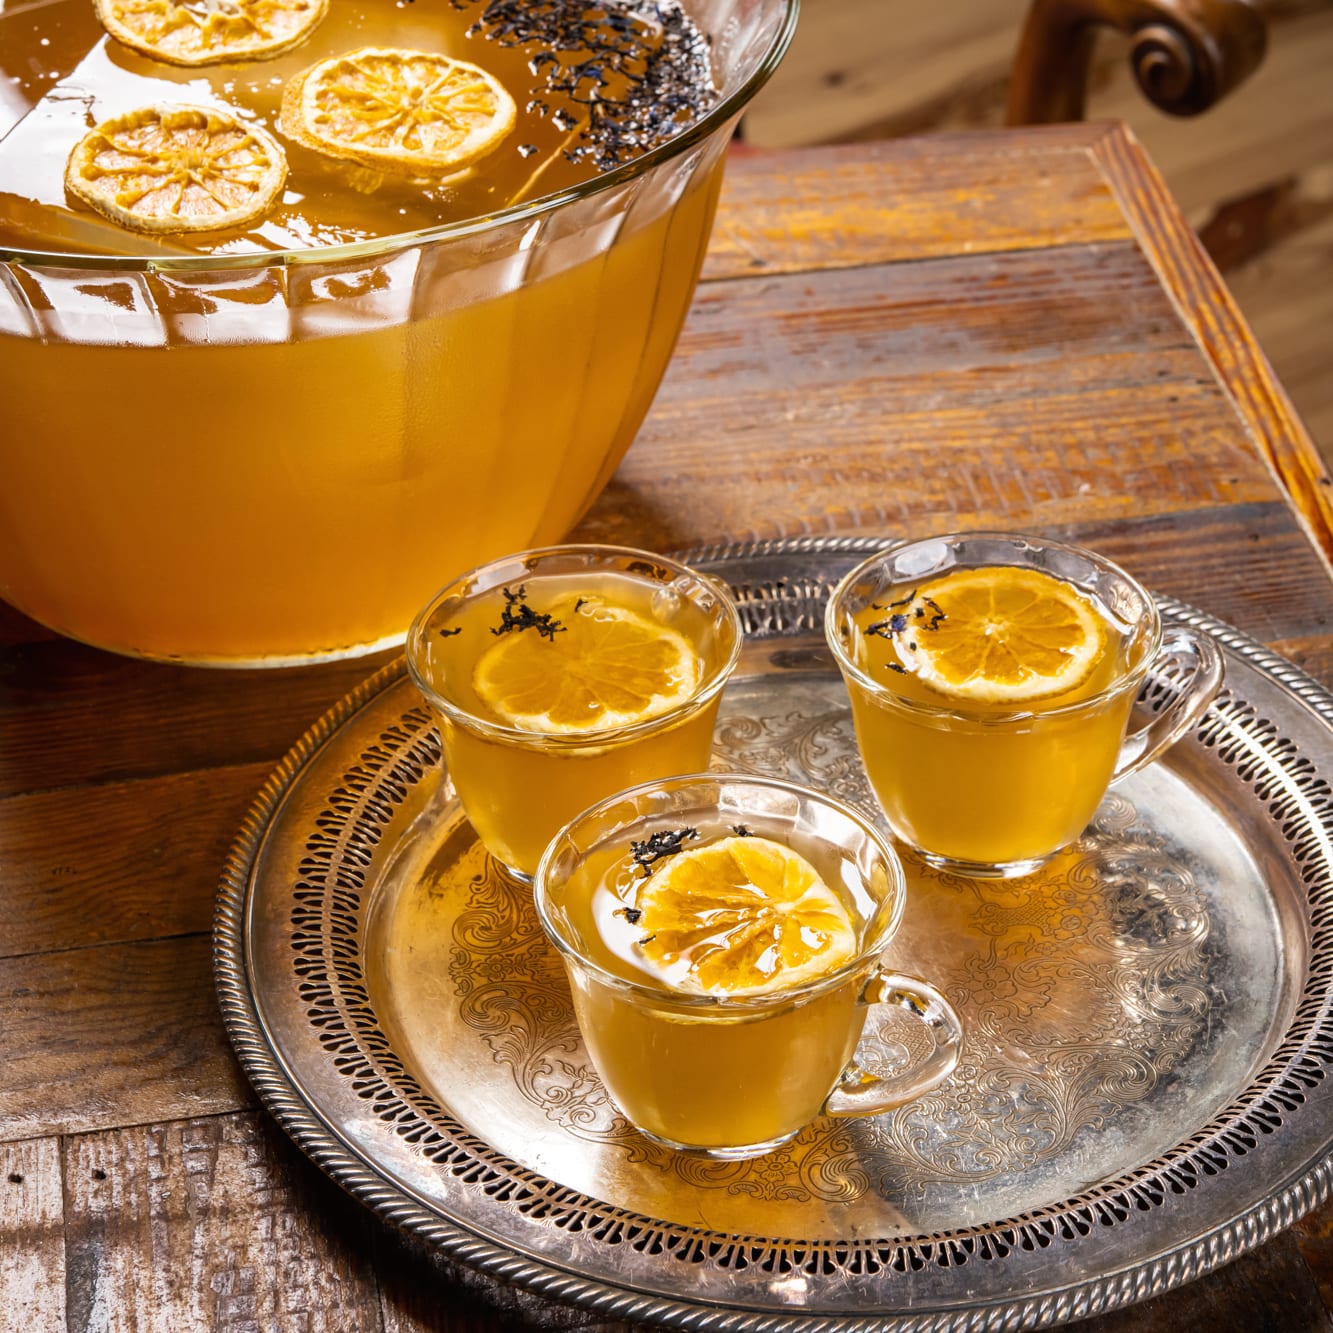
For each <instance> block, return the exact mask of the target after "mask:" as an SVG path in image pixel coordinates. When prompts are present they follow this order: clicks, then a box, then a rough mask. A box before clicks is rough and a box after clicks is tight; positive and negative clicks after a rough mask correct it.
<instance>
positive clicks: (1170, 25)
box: [1006, 0, 1268, 125]
mask: <svg viewBox="0 0 1333 1333" xmlns="http://www.w3.org/2000/svg"><path fill="white" fill-rule="evenodd" d="M1101 27H1112V28H1117V29H1119V30H1120V31H1121V32H1123V33H1125V34H1126V35H1127V36H1129V38H1130V39H1131V42H1132V47H1131V51H1130V63H1131V65H1132V66H1133V69H1134V76H1135V78H1136V79H1137V80H1138V84H1139V87H1140V88H1141V89H1142V90H1143V93H1144V95H1145V96H1146V97H1147V98H1148V100H1149V101H1150V102H1152V103H1153V105H1154V106H1156V107H1159V108H1160V109H1161V110H1163V111H1169V112H1171V113H1172V114H1174V115H1180V116H1191V115H1197V114H1198V113H1199V112H1201V111H1207V110H1208V108H1209V107H1211V106H1213V105H1214V104H1215V103H1216V102H1217V101H1218V100H1219V99H1220V98H1222V97H1224V96H1225V95H1226V94H1227V93H1229V92H1230V91H1231V90H1232V89H1233V88H1235V87H1237V86H1238V85H1239V84H1241V83H1243V82H1244V81H1245V79H1247V78H1248V77H1249V76H1250V75H1251V74H1253V73H1254V71H1255V70H1256V69H1257V68H1258V67H1259V64H1260V62H1261V61H1262V60H1263V57H1264V51H1265V49H1266V47H1267V35H1268V29H1267V25H1266V23H1265V22H1264V18H1263V16H1262V14H1260V13H1259V11H1258V9H1257V8H1256V7H1255V5H1254V4H1252V3H1248V0H1032V4H1031V5H1030V7H1029V9H1028V13H1027V19H1026V21H1025V22H1024V25H1023V32H1022V35H1021V37H1020V39H1019V44H1018V51H1017V54H1016V55H1015V57H1014V64H1013V70H1012V72H1011V74H1010V81H1009V102H1008V107H1007V110H1006V119H1007V120H1008V123H1009V124H1011V125H1040V124H1047V123H1050V122H1053V121H1062V120H1081V119H1082V118H1083V111H1084V103H1085V98H1086V93H1087V84H1088V71H1089V68H1090V66H1091V62H1092V48H1093V42H1094V40H1095V39H1096V35H1097V30H1098V29H1099V28H1101Z"/></svg>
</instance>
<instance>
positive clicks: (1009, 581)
mask: <svg viewBox="0 0 1333 1333" xmlns="http://www.w3.org/2000/svg"><path fill="white" fill-rule="evenodd" d="M901 614H902V618H903V619H904V620H905V625H904V627H903V628H902V629H901V630H899V631H897V632H893V642H894V645H895V647H896V649H897V654H898V661H899V663H900V664H901V665H902V666H904V667H905V668H906V669H907V670H908V671H909V672H912V673H913V674H915V675H916V676H917V678H918V679H920V680H921V681H923V682H924V683H925V684H927V685H930V686H931V687H932V688H934V689H936V690H938V691H939V692H940V693H941V694H944V695H948V696H950V697H952V698H958V699H969V700H977V701H979V702H985V703H1001V702H1003V703H1024V702H1028V701H1032V700H1038V699H1043V698H1050V697H1051V696H1053V695H1057V694H1063V693H1065V692H1067V691H1069V690H1072V689H1075V688H1076V687H1077V686H1078V685H1080V684H1081V683H1082V682H1083V681H1084V680H1086V679H1087V677H1088V676H1089V675H1090V673H1091V672H1092V670H1093V668H1094V666H1096V664H1097V663H1098V661H1099V660H1100V659H1101V657H1102V655H1103V653H1104V652H1105V651H1106V647H1107V641H1108V637H1109V636H1108V632H1107V625H1106V622H1105V620H1104V618H1103V616H1102V614H1101V613H1100V612H1099V611H1098V609H1097V607H1096V606H1095V605H1094V604H1093V602H1092V601H1091V599H1090V598H1089V597H1088V596H1087V595H1086V594H1084V593H1083V592H1081V591H1080V590H1079V589H1077V588H1075V587H1073V585H1071V584H1069V583H1066V582H1064V581H1063V580H1062V579H1058V578H1055V577H1054V576H1053V575H1050V574H1046V573H1044V572H1042V571H1041V570H1036V569H1024V568H1018V567H1014V566H1007V565H995V566H986V567H982V568H977V569H955V570H953V571H951V572H950V573H948V574H946V575H945V576H944V577H943V578H940V579H936V580H934V581H932V582H930V583H928V584H924V585H922V586H920V587H919V588H917V589H916V590H915V593H914V595H913V597H912V599H911V601H910V603H909V604H907V605H906V607H905V609H904V610H903V611H902V613H901ZM880 623H881V624H884V623H885V622H880ZM892 628H893V627H892V625H890V626H889V630H890V631H892ZM881 632H882V631H881Z"/></svg>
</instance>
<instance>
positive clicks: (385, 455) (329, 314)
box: [0, 0, 721, 664]
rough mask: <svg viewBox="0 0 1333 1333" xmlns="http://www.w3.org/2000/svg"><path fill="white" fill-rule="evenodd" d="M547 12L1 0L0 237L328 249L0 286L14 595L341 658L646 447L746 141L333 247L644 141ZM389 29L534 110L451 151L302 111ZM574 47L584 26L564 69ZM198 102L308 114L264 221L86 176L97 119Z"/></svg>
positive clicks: (111, 617)
mask: <svg viewBox="0 0 1333 1333" xmlns="http://www.w3.org/2000/svg"><path fill="white" fill-rule="evenodd" d="M578 9H579V12H580V13H582V12H583V7H582V6H579V7H578ZM524 12H525V11H524V7H523V6H520V5H517V4H505V5H500V6H498V7H497V6H496V5H494V4H482V3H468V2H467V0H464V2H463V3H461V4H457V5H456V4H454V3H451V2H450V0H440V2H439V3H430V4H427V3H422V0H416V2H415V3H408V2H407V0H401V2H400V3H395V2H394V0H347V2H346V3H335V4H333V5H332V6H331V7H330V10H329V12H328V14H327V16H326V17H325V18H324V19H323V20H322V22H320V23H319V24H318V26H317V27H316V28H315V29H314V30H313V32H312V33H311V35H310V37H309V38H308V39H307V40H306V41H305V42H303V43H302V44H301V45H299V46H297V47H296V48H294V49H292V50H290V51H287V52H285V53H283V54H281V55H278V56H276V57H274V58H272V59H264V60H253V61H240V62H231V63H226V64H221V65H213V66H205V67H200V68H185V67H179V66H174V65H171V64H167V63H164V62H162V61H159V60H153V59H150V58H149V57H147V56H145V55H142V54H139V53H137V52H135V51H132V50H130V49H129V48H128V47H126V46H124V45H122V44H121V43H119V42H116V41H114V40H113V39H111V38H109V37H108V36H107V35H106V34H105V33H104V32H103V30H102V29H101V27H100V25H99V24H98V21H97V18H96V16H95V14H94V12H93V9H92V6H91V5H90V4H88V3H86V0H54V2H53V3H49V4H43V5H40V6H34V7H29V8H21V9H19V10H17V11H14V12H11V13H7V14H4V15H0V66H2V68H0V77H2V78H4V79H6V80H7V82H6V85H5V86H6V89H7V101H6V102H5V107H4V109H3V110H0V135H2V136H3V137H0V251H3V249H4V247H6V246H9V247H19V248H23V249H26V250H29V251H45V252H62V251H74V252H79V253H81V254H84V255H88V254H93V255H99V254H100V255H105V256H107V257H109V259H110V260H111V261H112V263H113V264H114V260H115V257H117V256H138V257H139V259H140V260H142V259H143V257H145V256H151V255H161V256H164V257H171V256H180V255H191V254H197V255H199V256H200V258H201V261H207V260H208V259H209V258H210V257H213V256H218V257H223V258H226V257H229V256H243V255H251V254H264V253H272V252H276V251H289V250H290V251H297V252H299V253H300V255H302V256H303V257H304V259H305V261H306V262H294V263H291V264H279V265H276V266H273V267H262V266H260V265H259V264H257V263H256V264H254V265H243V266H241V267H230V268H215V269H211V270H198V269H195V270H191V271H179V270H167V269H153V268H152V267H151V266H148V267H145V266H144V265H143V264H142V263H139V264H137V265H131V266H129V267H127V268H125V269H124V270H123V271H119V270H117V269H116V268H115V267H114V266H112V267H108V268H104V269H100V270H93V271H89V270H88V269H87V268H86V267H68V266H62V265H61V264H60V262H59V261H58V260H54V259H53V260H51V261H50V262H48V263H39V262H35V261H28V262H25V263H24V264H22V265H11V267H10V268H9V269H8V270H7V271H6V272H7V274H8V279H7V281H6V282H5V283H3V284H0V481H2V482H3V484H0V596H3V597H4V598H5V599H6V600H8V601H10V602H11V603H12V604H14V605H15V606H17V607H19V608H20V609H21V610H23V611H25V612H27V613H28V614H29V615H31V616H33V617H35V618H36V619H38V620H40V621H42V622H43V623H45V624H47V625H49V626H51V627H53V628H55V629H57V630H59V631H62V632H64V633H68V634H70V635H72V636H74V637H77V638H81V639H83V640H85V641H87V642H90V643H94V644H97V645H99V646H103V647H107V648H111V649H115V650H118V651H124V652H128V653H134V654H139V655H144V656H150V657H163V658H173V659H183V660H188V661H196V662H216V663H237V664H241V663H274V662H285V661H299V660H303V659H306V658H311V657H328V656H338V655H344V654H348V653H353V652H359V651H365V650H368V649H370V648H373V647H375V646H377V645H382V644H387V643H390V642H394V641H396V640H398V639H400V638H401V637H402V634H403V633H404V631H405V629H406V627H407V625H408V623H409V621H410V619H411V616H412V614H413V612H414V611H415V610H416V608H417V607H419V606H420V605H421V604H422V602H424V601H425V599H426V598H427V597H428V596H429V595H430V593H431V592H432V591H433V590H434V589H435V588H437V587H438V586H439V585H440V583H441V582H442V581H443V580H444V579H445V578H447V577H449V576H450V574H451V573H453V572H455V571H458V570H461V569H463V568H467V567H470V566H472V565H475V564H476V563H478V562H479V561H482V560H485V559H488V558H491V557H493V556H496V555H499V554H501V553H503V552H504V551H506V550H514V549H519V548H521V547H525V546H531V545H533V544H536V543H540V542H544V541H547V540H553V539H556V538H558V537H559V536H560V535H561V534H562V533H563V532H565V531H566V530H567V529H568V528H569V527H570V526H571V525H572V524H573V523H574V522H575V520H576V519H577V518H578V517H579V515H580V514H581V513H582V512H583V510H584V509H585V508H586V507H587V505H588V504H589V503H590V501H591V499H592V498H593V497H594V496H595V495H596V494H597V492H598V491H599V490H600V488H601V486H602V485H604V484H605V482H606V480H607V478H608V477H609V476H610V474H611V472H612V471H613V470H614V468H615V466H616V464H617V462H618V461H619V459H620V457H621V456H622V455H623V453H624V451H625V449H626V448H628V446H629V443H630V441H631V440H632V438H633V436H634V433H635V431H636V430H637V428H638V426H639V424H640V422H641V421H642V419H643V416H644V414H645V413H646V411H647V409H648V406H649V404H650V402H651V399H652V396H653V394H654V392H655V390H656V386H657V383H658V381H659V379H660V376H661V373H662V370H663V368H664V367H665V364H666V362H667V359H668V357H669V355H670V352H671V349H672V347H673V345H674V341H675V338H676V335H677V332H678V331H679V328H680V324H681V322H682V320H683V318H684V315H685V311H686V309H687V306H688V302H689V298H690V293H691V291H692V289H693V284H694V281H695V278H696V276H697V273H698V269H699V265H700V263H701V260H702V255H703V250H704V246H705V243H706V240H707V235H708V229H709V226H710V225H711V219H712V214H713V209H714V205H715V202H716V194H717V188H718V184H719V180H720V172H721V145H720V144H719V145H717V146H715V147H710V148H709V149H708V150H707V151H706V152H705V153H704V160H703V162H702V164H701V169H700V170H699V171H697V172H695V173H693V174H690V173H689V172H688V171H684V170H682V171H679V172H675V174H674V175H673V176H672V181H671V184H670V185H664V186H662V187H661V188H659V187H658V185H657V184H655V183H650V182H649V180H648V179H644V180H641V181H638V182H634V183H631V185H630V186H627V187H625V189H624V191H623V192H622V193H617V194H615V195H614V196H613V197H612V198H610V199H608V200H606V201H605V206H604V207H602V208H601V209H600V210H599V209H597V208H595V207H593V206H591V205H589V207H588V208H586V209H585V210H584V211H583V212H582V213H576V212H573V211H561V212H559V213H555V214H550V215H543V218H542V219H533V218H529V219H526V220H520V221H518V222H515V223H513V224H510V225H509V226H507V227H500V228H498V229H497V228H489V229H479V230H478V231H477V232H476V233H475V234H468V235H466V236H462V237H458V238H454V239H450V240H448V241H446V242H437V243H434V244H431V245H415V244H404V245H399V246H393V247H390V248H387V249H385V250H383V251H382V252H374V253H370V254H367V255H364V256H361V257H356V256H350V257H349V256H347V255H345V254H344V255H341V256H340V257H338V258H337V259H336V260H332V261H330V262H329V263H328V264H323V263H320V262H309V261H311V260H312V259H313V260H317V259H318V254H319V252H321V251H322V250H324V249H327V247H329V246H332V245H341V244H344V243H357V242H362V243H365V244H366V245H367V246H370V247H374V245H375V244H376V243H377V242H378V241H381V240H382V239H383V238H386V237H392V236H394V235H398V234H401V233H404V232H410V231H413V230H416V229H420V228H429V227H434V226H438V225H441V224H448V223H457V222H460V221H463V220H466V219H469V218H486V217H487V216H489V215H490V214H493V213H494V212H496V211H497V210H500V209H503V208H505V207H507V206H509V205H511V204H513V203H515V202H523V201H527V200H531V199H535V198H538V197H540V196H542V195H546V194H549V193H551V192H552V191H555V190H558V189H563V188H565V187H568V186H571V185H574V184H576V183H577V182H578V181H580V180H587V179H589V178H591V177H593V176H595V175H597V174H598V172H600V171H602V170H604V169H605V168H606V167H607V166H610V165H614V163H615V161H616V160H617V159H618V155H622V156H623V154H624V153H625V152H626V151H627V149H626V147H625V142H624V141H625V139H626V138H627V137H633V136H634V129H633V124H632V121H631V122H626V123H618V122H617V121H616V114H617V113H616V112H615V109H614V108H615V106H617V105H619V104H618V103H617V102H616V97H618V96H620V95H621V94H623V93H625V91H626V88H627V87H628V85H627V84H626V83H625V78H624V77H622V76H616V78H619V80H620V82H619V84H618V85H617V84H616V83H615V79H613V80H612V86H610V87H609V88H608V95H609V96H610V102H609V104H608V105H609V106H610V107H611V109H610V110H608V111H607V112H606V115H605V116H604V117H603V119H602V121H600V122H599V124H600V126H601V128H600V129H599V131H598V133H597V134H594V135H593V136H592V138H591V139H589V140H587V141H585V140H584V139H583V138H581V137H580V133H579V131H578V129H577V127H575V128H570V124H571V120H572V119H578V120H579V123H580V124H583V125H585V126H586V125H587V124H588V108H587V106H586V105H577V104H574V103H573V102H571V99H570V98H569V97H567V96H566V95H565V94H563V93H561V92H560V89H559V86H558V85H559V83H560V78H555V79H554V84H555V85H556V86H554V87H552V86H550V85H551V84H552V79H551V78H550V77H547V76H546V75H544V76H542V77H541V78H537V79H536V81H535V82H534V78H535V76H534V75H533V73H532V71H531V69H530V68H529V66H530V63H531V62H532V60H533V59H534V56H535V55H538V54H540V51H541V50H542V49H543V48H542V47H541V42H542V40H543V33H542V32H541V31H537V32H535V33H534V32H530V31H528V29H527V28H524V27H523V26H522V24H521V23H520V22H519V20H520V19H521V18H522V16H523V13H524ZM543 12H544V13H554V14H556V15H557V17H558V15H559V14H560V13H562V12H563V13H565V19H568V17H569V15H568V12H567V7H566V9H565V10H562V9H561V7H560V6H558V5H557V6H552V7H544V9H543ZM590 12H592V11H590ZM605 12H610V11H605ZM617 12H621V11H617ZM624 12H629V11H624ZM496 16H498V17H496ZM639 18H642V16H639ZM682 23H683V20H682ZM556 26H557V27H560V26H561V25H560V24H557V25H556ZM564 26H565V27H567V26H568V24H567V23H565V24H564ZM634 33H635V38H634V40H635V42H637V43H639V44H640V46H642V48H643V50H645V51H647V52H648V55H649V56H651V55H652V52H653V50H654V49H656V48H655V46H654V44H655V43H656V44H657V45H659V46H660V45H661V43H663V42H665V41H666V39H667V37H668V36H670V35H671V33H669V32H666V31H664V30H663V29H662V28H661V27H660V26H658V25H656V24H655V23H654V22H653V21H650V20H643V21H642V22H641V23H640V24H639V26H638V27H636V28H634ZM547 35H549V34H547ZM556 35H557V36H558V35H559V33H557V34H556ZM677 35H679V36H681V41H679V42H676V43H674V44H673V45H672V48H671V49H672V50H673V51H674V50H685V51H687V52H689V53H690V55H689V58H688V60H687V61H686V63H685V65H684V66H683V67H680V68H679V69H678V70H677V72H678V73H681V74H682V78H683V79H684V82H683V83H682V85H681V86H682V87H689V88H692V89H693V90H694V94H695V95H696V96H695V100H694V103H693V105H692V107H687V106H685V105H684V102H688V101H689V100H690V99H689V98H688V97H686V98H684V102H682V103H681V104H680V105H678V107H677V110H678V112H679V113H680V114H679V118H678V119H677V120H675V121H673V122H672V127H674V128H679V126H680V125H681V124H683V123H687V122H688V119H689V115H690V114H697V112H698V111H699V110H701V109H703V108H705V107H706V106H707V105H708V104H709V101H710V99H711V97H712V96H713V89H712V87H711V84H710V83H709V81H708V80H709V76H708V72H707V68H706V64H705V65H701V64H700V63H699V61H698V60H696V59H695V56H696V55H697V53H698V51H699V50H700V49H701V44H700V40H697V39H699V35H698V34H697V32H695V31H694V30H693V29H689V28H688V25H685V26H684V27H681V28H680V31H679V33H678V34H677ZM374 45H379V46H392V47H397V48H424V49H430V50H442V51H446V52H448V53H451V54H456V55H457V56H458V57H459V58H461V59H464V60H467V61H470V62H472V63H474V64H477V65H481V66H483V67H485V68H486V69H487V70H488V71H491V72H493V73H494V74H495V75H496V76H497V77H498V78H499V79H500V80H501V81H502V82H503V83H504V84H505V86H506V87H508V88H509V89H510V91H511V93H512V95H513V100H514V102H515V103H516V104H517V106H518V109H519V112H518V114H519V120H518V123H517V125H516V126H515V128H514V130H513V131H512V133H510V134H509V135H508V136H507V137H506V139H505V140H504V142H503V143H502V144H501V145H500V146H499V147H497V148H496V149H495V150H494V151H493V152H490V153H488V154H487V155H486V156H485V157H484V158H483V159H482V160H481V161H480V162H478V163H477V164H475V166H474V167H473V168H472V169H470V170H469V172H468V173H467V174H466V176H465V177H464V178H463V179H460V180H451V181H447V182H442V181H435V182H431V181H424V182H423V181H415V180H411V179H408V178H406V177H403V176H399V175H395V174H394V173H392V172H377V171H373V170H370V169H368V168H366V167H365V166H363V165H360V164H358V163H355V162H347V161H341V160H339V159H337V158H334V157H330V156H327V155H325V154H323V153H320V152H316V151H313V150H312V149H310V148H308V147H304V146H302V144H300V143H297V142H293V141H291V140H290V139H287V138H285V137H284V136H283V134H282V132H281V126H280V124H279V118H278V110H279V106H280V103H281V99H282V92H283V87H284V85H285V83H286V81H287V80H289V79H290V78H292V77H293V76H294V75H295V74H297V73H299V72H300V71H301V70H303V69H305V68H306V67H307V66H309V65H311V64H312V63H313V62H315V61H317V60H320V59H322V58H324V57H326V56H329V55H332V54H337V53H338V52H341V51H345V50H347V49H349V48H357V47H363V46H374ZM636 49H638V48H636ZM584 58H586V53H585V57H584ZM578 61H579V56H578V53H577V52H570V51H564V52H563V53H562V54H560V55H559V58H558V60H557V62H556V68H557V69H560V70H565V71H568V70H569V69H570V68H571V67H572V66H574V65H577V64H578ZM623 63H624V68H626V69H628V70H630V72H631V73H633V71H634V70H637V69H638V68H640V66H638V65H635V64H634V63H633V62H632V61H628V60H627V61H626V62H623ZM545 68H546V69H547V70H548V73H549V70H550V69H551V68H552V67H551V66H550V65H548V66H546V67H545ZM673 68H676V67H675V66H673ZM562 77H565V76H562ZM565 81H566V82H567V81H568V80H567V77H566V78H565ZM562 99H563V100H562ZM180 101H186V102H189V103H192V104H196V105H202V106H205V107H207V106H223V105H225V106H226V107H228V108H231V109H232V110H233V111H235V112H236V113H237V114H239V115H241V116H243V117H244V116H249V117H252V118H253V119H254V121H255V123H257V124H260V125H262V126H263V127H265V128H266V129H268V130H269V131H270V132H271V133H273V134H274V136H275V137H276V138H277V139H278V140H279V142H280V143H281V144H282V146H283V147H284V149H285V150H286V154H287V159H288V166H289V175H288V177H287V181H286V186H285V189H284V191H283V194H282V196H281V198H280V199H279V200H278V202H277V203H276V204H275V205H274V206H273V207H272V208H271V209H270V210H269V211H268V212H267V213H266V214H265V215H264V216H263V217H262V218H259V219H257V220H256V221H254V222H253V223H250V224H248V225H247V226H245V227H242V228H239V229H232V230H229V231H223V232H198V233H190V234H188V235H180V236H176V235H165V236H156V235H153V236H146V235H136V234H134V233H132V232H129V231H127V230H125V229H124V228H121V227H118V226H117V225H116V224H115V223H113V222H112V221H110V220H108V219H107V218H104V217H102V216H101V215H99V214H98V213H96V212H94V211H93V210H92V209H91V208H88V207H87V206H85V205H84V204H82V203H81V202H80V201H78V200H76V199H73V198H71V197H70V196H69V195H68V194H67V192H66V190H65V189H64V185H63V170H64V166H65V161H66V159H67V157H68V156H69V154H70V151H71V149H72V148H73V146H74V144H75V143H76V141H77V140H78V139H79V137H80V136H81V135H83V134H85V133H86V132H87V131H88V130H89V129H90V128H91V127H92V126H93V125H95V124H98V123H101V122H102V121H104V120H105V119H107V118H108V117H111V116H116V115H120V114H122V113H124V112H126V111H129V110H131V109H132V108H135V107H139V106H143V105H146V104H151V103H159V102H180ZM535 103H540V104H541V105H542V106H543V107H544V108H545V110H544V112H542V111H541V110H539V108H537V107H536V106H534V105H533V104H535ZM626 115H628V112H626ZM6 116H7V117H8V120H7V121H6V120H5V119H4V117H6ZM627 124H628V128H627V127H626V126H627ZM636 151H637V150H636ZM571 153H572V154H574V156H575V158H576V160H574V161H571V160H570V159H569V156H568V154H571ZM673 171H674V168H672V169H670V170H669V172H668V174H670V173H671V172H673ZM653 179H654V181H656V178H653ZM576 207H580V206H576ZM575 218H577V221H574V220H573V219H575ZM0 276H4V274H0Z"/></svg>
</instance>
